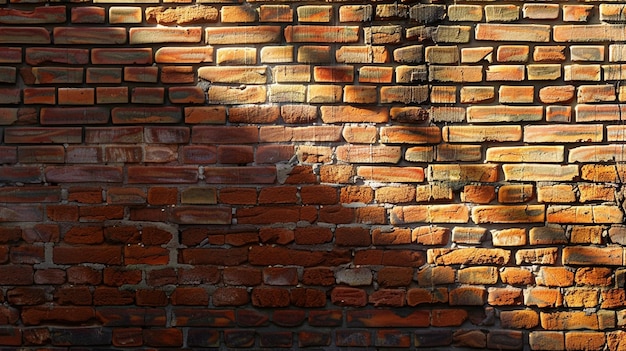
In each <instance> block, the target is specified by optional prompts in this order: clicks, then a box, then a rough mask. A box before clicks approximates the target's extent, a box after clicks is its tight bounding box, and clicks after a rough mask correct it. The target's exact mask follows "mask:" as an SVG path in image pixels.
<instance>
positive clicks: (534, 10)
mask: <svg viewBox="0 0 626 351" xmlns="http://www.w3.org/2000/svg"><path fill="white" fill-rule="evenodd" d="M96 3H97V2H96ZM294 7H295V6H294ZM483 9H484V20H485V21H487V22H514V21H518V20H520V19H522V18H523V19H538V20H546V19H552V20H557V19H559V18H561V19H562V20H563V21H564V22H587V21H589V20H590V19H591V18H592V17H593V16H596V13H595V10H596V7H595V6H594V5H562V6H561V5H559V4H523V5H522V6H519V5H514V4H507V5H485V6H484V7H483V6H480V5H456V4H455V5H449V6H447V7H446V5H424V4H420V5H404V4H377V5H343V6H340V7H339V10H338V11H339V16H338V18H339V22H366V21H367V22H368V21H372V20H374V19H376V20H390V19H411V20H414V21H416V22H418V23H423V24H429V23H435V22H437V21H440V20H443V19H444V18H446V17H447V19H448V20H449V21H451V22H481V21H483ZM624 9H625V5H623V4H600V5H599V6H598V14H597V15H599V19H600V21H603V22H610V23H614V22H626V17H625V16H624V15H623V11H624ZM520 10H521V12H522V16H520ZM561 10H562V17H560V15H561ZM106 12H107V9H106V8H105V7H95V6H81V7H78V6H76V7H72V8H71V15H70V20H71V23H105V22H106V20H107V17H106ZM142 12H143V11H142V8H141V7H136V6H111V7H109V8H108V23H110V24H121V23H131V24H134V23H141V22H142V21H143V13H142ZM183 12H184V13H185V15H184V16H181V14H182V13H183ZM294 12H295V14H296V15H297V17H296V18H295V20H296V21H298V22H314V23H329V22H331V21H333V17H334V14H333V12H334V10H333V7H332V6H331V5H299V6H297V7H295V11H294V8H293V7H292V5H267V4H260V5H258V6H257V7H250V6H232V5H224V6H221V7H220V8H219V9H217V8H215V7H213V6H205V5H195V6H181V7H148V8H146V11H145V20H146V21H147V22H148V23H159V24H166V25H171V24H178V25H181V24H183V25H184V24H189V23H198V22H204V23H214V22H222V23H250V22H293V21H294ZM66 21H67V9H66V6H49V7H40V6H39V7H35V8H34V9H32V10H18V9H10V8H9V9H7V11H5V13H4V14H2V15H0V23H3V24H44V23H53V24H55V23H64V22H66Z"/></svg>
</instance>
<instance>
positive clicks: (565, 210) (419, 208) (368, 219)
mask: <svg viewBox="0 0 626 351" xmlns="http://www.w3.org/2000/svg"><path fill="white" fill-rule="evenodd" d="M131 196H132V195H131ZM131 200H134V199H131ZM131 200H129V201H131ZM201 201H202V200H201ZM299 206H301V205H291V206H285V205H282V206H280V205H266V206H258V207H254V208H239V209H237V212H236V214H233V213H232V212H233V211H232V210H231V208H230V207H226V206H179V207H175V208H171V209H165V208H143V207H142V208H137V207H136V206H133V207H132V208H130V209H129V212H130V214H129V215H128V216H129V219H131V220H146V221H155V220H164V221H166V220H168V221H171V222H173V223H177V224H223V225H228V224H231V223H232V222H237V223H239V224H255V225H264V224H272V223H297V222H299V221H307V222H309V223H313V222H320V223H330V224H347V223H351V222H350V221H354V223H355V224H388V223H390V224H392V225H395V226H408V225H414V224H419V223H429V224H446V223H457V224H461V223H469V222H470V219H471V220H472V222H473V223H475V224H487V223H501V224H511V223H543V222H546V221H547V222H548V223H554V224H615V223H620V222H621V221H622V219H623V218H624V215H623V213H622V211H621V209H620V207H618V206H615V205H611V204H604V205H577V206H572V205H549V206H546V205H544V204H540V205H528V204H527V205H476V206H470V205H467V204H459V205H454V204H444V205H406V206H396V207H394V208H393V209H392V210H390V211H389V212H387V211H386V210H385V208H384V207H382V206H361V207H348V206H339V205H335V206H331V205H328V206H323V207H321V208H319V210H318V209H317V208H315V207H314V206H304V207H299ZM2 211H3V212H2V214H1V217H0V218H2V220H3V221H5V222H36V221H41V220H43V219H44V218H45V217H46V213H47V215H48V216H50V217H51V219H53V220H58V221H71V220H75V219H78V218H81V219H84V220H89V221H104V220H122V219H125V218H126V215H125V211H124V207H122V206H111V207H110V208H106V207H104V208H103V207H100V208H90V207H86V208H82V207H81V208H78V207H76V206H67V205H59V206H49V207H48V211H46V210H44V208H43V206H31V205H17V206H11V207H3V208H2ZM94 211H100V212H94ZM281 211H282V212H283V216H281ZM318 212H319V213H318ZM418 233H419V231H418ZM326 234H328V235H329V236H330V238H329V237H319V238H311V239H310V240H313V241H315V242H314V243H313V244H319V243H324V242H329V241H331V240H332V232H331V231H330V230H328V231H327V233H326ZM435 234H437V232H435V233H434V234H430V235H431V236H433V237H432V238H431V236H427V237H426V238H424V239H422V240H425V241H426V240H427V239H429V240H438V241H437V244H441V243H442V242H444V239H443V238H441V235H442V234H439V236H436V235H435ZM414 237H417V235H414ZM444 238H445V237H444ZM524 238H525V237H524V236H521V237H519V236H516V235H513V234H511V236H510V237H508V238H506V239H503V240H509V241H511V242H512V243H515V244H516V245H517V244H518V243H519V242H522V240H524ZM93 240H97V238H96V237H94V238H93ZM590 240H591V239H590ZM444 243H445V242H444Z"/></svg>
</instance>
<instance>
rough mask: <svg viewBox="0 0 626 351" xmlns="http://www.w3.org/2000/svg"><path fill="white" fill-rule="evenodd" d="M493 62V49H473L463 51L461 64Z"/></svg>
mask: <svg viewBox="0 0 626 351" xmlns="http://www.w3.org/2000/svg"><path fill="white" fill-rule="evenodd" d="M481 61H486V62H489V63H491V62H492V61H493V47H471V48H462V49H461V63H478V62H481Z"/></svg>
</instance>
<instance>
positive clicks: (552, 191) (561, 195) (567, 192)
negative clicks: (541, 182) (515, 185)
mask: <svg viewBox="0 0 626 351" xmlns="http://www.w3.org/2000/svg"><path fill="white" fill-rule="evenodd" d="M537 201H539V202H548V203H570V202H575V201H576V194H575V193H574V188H573V187H572V186H571V185H569V184H556V185H545V186H538V187H537Z"/></svg>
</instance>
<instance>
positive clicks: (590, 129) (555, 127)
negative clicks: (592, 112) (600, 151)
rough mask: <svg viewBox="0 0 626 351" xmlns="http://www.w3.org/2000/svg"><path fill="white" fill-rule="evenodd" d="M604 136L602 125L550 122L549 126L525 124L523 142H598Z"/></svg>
mask: <svg viewBox="0 0 626 351" xmlns="http://www.w3.org/2000/svg"><path fill="white" fill-rule="evenodd" d="M603 137H604V131H603V128H602V125H599V124H586V125H584V126H581V125H566V124H552V125H550V126H539V125H534V126H525V127H524V142H526V143H556V142H560V143H577V142H600V141H602V139H603Z"/></svg>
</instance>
